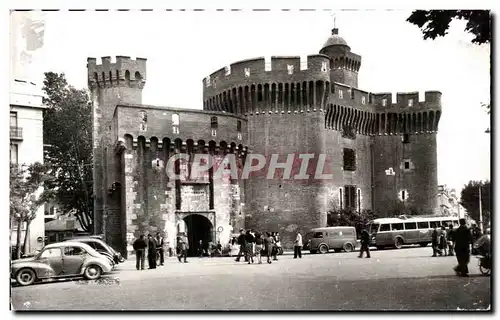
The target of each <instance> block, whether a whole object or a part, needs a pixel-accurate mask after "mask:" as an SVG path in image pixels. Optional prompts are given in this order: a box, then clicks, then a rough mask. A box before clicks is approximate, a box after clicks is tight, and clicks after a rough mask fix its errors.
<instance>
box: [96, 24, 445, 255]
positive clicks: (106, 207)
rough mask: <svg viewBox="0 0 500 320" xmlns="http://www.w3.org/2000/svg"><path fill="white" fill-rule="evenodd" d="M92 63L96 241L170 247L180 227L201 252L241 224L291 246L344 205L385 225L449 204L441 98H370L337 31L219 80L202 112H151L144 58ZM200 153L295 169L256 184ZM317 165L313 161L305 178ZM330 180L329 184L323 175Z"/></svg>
mask: <svg viewBox="0 0 500 320" xmlns="http://www.w3.org/2000/svg"><path fill="white" fill-rule="evenodd" d="M87 66H88V80H89V88H90V90H91V94H92V99H93V105H94V152H95V157H94V158H95V179H94V181H95V190H96V194H95V197H96V199H95V204H96V205H95V208H96V209H95V210H96V211H95V218H96V222H95V223H96V232H97V233H101V232H102V233H105V234H107V237H108V241H110V242H111V243H113V244H114V245H115V246H117V247H118V248H122V250H125V248H126V247H127V246H128V248H130V243H131V241H132V239H134V238H135V237H137V236H138V235H139V234H140V233H148V232H156V231H160V232H164V233H165V236H166V238H167V239H168V242H169V243H170V244H174V243H175V239H176V235H177V233H179V232H187V233H188V237H189V239H190V242H191V243H192V244H196V243H198V240H202V241H204V242H208V241H213V242H216V241H220V242H221V244H225V243H227V242H228V241H229V240H230V238H231V237H232V235H233V234H234V233H237V231H238V229H239V228H240V227H245V228H254V229H257V230H259V231H278V232H280V234H281V235H282V238H283V242H284V244H285V245H286V246H287V245H288V246H289V245H291V243H292V242H293V239H294V236H295V232H296V231H297V230H302V231H303V232H305V231H307V230H308V229H309V228H312V227H319V226H324V225H326V215H327V211H328V210H331V209H336V208H338V209H352V210H356V211H360V210H363V209H371V210H374V211H376V212H378V213H379V215H380V216H386V215H388V214H389V212H392V211H394V210H397V209H398V208H407V209H412V210H415V211H418V212H422V213H434V212H435V210H436V208H437V148H436V147H437V146H436V134H437V129H438V123H439V119H440V116H441V93H440V92H438V91H427V92H425V97H419V94H418V92H410V93H397V94H396V101H392V94H391V93H372V92H369V91H365V90H362V89H359V88H358V74H359V71H360V67H361V56H360V55H357V54H355V53H353V52H351V48H350V47H349V46H348V45H347V42H346V41H345V40H344V39H343V38H342V37H340V36H339V35H338V30H337V29H334V30H332V35H331V36H330V37H329V38H328V39H327V41H326V43H325V44H324V45H323V47H322V48H321V50H320V52H319V54H315V55H310V56H308V57H307V59H306V60H302V59H301V58H300V57H271V59H270V61H267V60H266V59H265V58H255V59H249V60H245V61H239V62H236V63H233V64H231V65H228V66H226V67H224V68H222V69H220V70H218V71H216V72H214V73H212V74H211V75H209V76H207V77H206V78H205V79H204V80H203V110H190V109H189V110H188V109H177V108H169V107H157V106H148V105H143V104H142V101H141V100H142V99H141V93H142V89H143V87H144V85H145V82H146V60H145V59H140V58H138V59H137V60H131V59H130V58H128V57H116V61H113V62H112V61H111V58H110V57H104V58H102V63H101V64H97V61H96V59H94V58H89V59H88V65H87ZM420 98H424V99H423V100H422V101H421V99H420ZM179 154H181V155H183V154H184V155H188V157H189V159H190V160H189V161H188V162H187V164H185V165H183V164H179V165H176V166H175V167H174V169H175V173H181V178H180V179H172V178H171V177H170V176H169V175H168V174H167V173H166V171H167V170H166V169H167V168H166V167H168V166H167V164H168V161H169V159H170V158H171V157H172V156H173V155H179ZM197 154H198V155H199V154H206V155H213V156H214V158H210V159H211V160H210V161H213V162H214V163H216V164H218V165H227V164H224V162H222V164H220V163H221V161H222V159H227V158H228V156H227V155H233V156H234V158H235V159H236V163H234V164H231V165H233V166H234V165H235V166H237V167H238V168H241V167H243V168H245V167H246V166H249V163H250V165H252V163H253V162H252V161H254V160H255V157H256V155H260V156H262V157H263V158H264V159H266V160H267V165H266V167H267V168H268V165H269V163H272V162H273V161H274V162H275V163H284V162H293V163H294V165H293V166H292V167H293V170H292V171H294V175H293V176H291V175H290V176H289V172H288V173H287V172H284V171H285V170H283V169H282V170H281V171H280V170H277V171H276V172H274V173H271V174H269V172H268V171H266V169H263V170H261V172H257V174H253V175H250V177H249V178H248V179H233V178H232V177H231V176H230V177H229V178H227V176H223V177H222V178H220V179H219V177H217V179H215V178H214V172H213V171H214V170H209V171H208V174H207V175H206V176H203V177H194V178H193V177H191V175H190V172H191V165H192V162H191V159H192V158H193V157H194V156H195V155H197ZM273 155H276V156H273ZM304 155H308V156H304ZM305 158H307V159H309V160H305ZM297 159H298V162H299V163H300V164H299V165H296V161H297ZM307 161H309V162H310V163H312V165H311V166H309V167H307V169H306V170H305V171H304V172H303V171H302V169H301V168H302V164H303V163H304V162H307ZM231 165H229V166H228V167H227V169H228V170H229V171H230V170H231ZM311 168H312V169H314V170H312V169H311ZM319 168H320V169H319ZM244 170H245V169H243V171H244ZM318 171H319V172H320V173H324V174H326V175H327V176H328V178H327V179H324V178H323V179H317V175H315V173H317V172H318ZM259 173H264V174H259ZM306 173H307V174H310V173H311V174H310V175H309V178H307V179H295V177H296V176H297V175H300V176H301V177H303V176H304V174H306ZM311 176H313V177H311Z"/></svg>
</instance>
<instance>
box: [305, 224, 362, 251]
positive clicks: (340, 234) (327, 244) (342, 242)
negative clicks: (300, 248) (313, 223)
mask: <svg viewBox="0 0 500 320" xmlns="http://www.w3.org/2000/svg"><path fill="white" fill-rule="evenodd" d="M356 244H357V241H356V228H354V227H325V228H314V229H311V230H310V231H309V232H308V233H307V234H306V236H305V245H304V249H305V250H309V252H311V253H316V252H319V253H323V254H324V253H328V252H329V251H331V250H333V251H335V252H340V251H342V250H344V251H345V252H352V251H354V250H356Z"/></svg>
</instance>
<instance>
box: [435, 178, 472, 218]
mask: <svg viewBox="0 0 500 320" xmlns="http://www.w3.org/2000/svg"><path fill="white" fill-rule="evenodd" d="M438 207H439V214H441V215H444V216H455V217H459V218H465V216H466V210H465V208H464V207H463V206H462V205H461V204H460V198H459V195H457V192H456V190H455V189H450V188H448V187H447V186H446V185H439V186H438Z"/></svg>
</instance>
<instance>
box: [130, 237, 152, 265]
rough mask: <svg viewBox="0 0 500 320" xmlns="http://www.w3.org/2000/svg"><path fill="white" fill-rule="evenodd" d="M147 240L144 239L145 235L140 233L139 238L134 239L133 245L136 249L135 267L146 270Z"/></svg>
mask: <svg viewBox="0 0 500 320" xmlns="http://www.w3.org/2000/svg"><path fill="white" fill-rule="evenodd" d="M147 246H148V245H147V244H146V240H144V235H142V234H141V235H140V236H139V239H136V240H135V241H134V244H133V245H132V247H133V248H134V250H135V268H136V269H137V270H144V261H145V260H146V252H145V251H146V247H147Z"/></svg>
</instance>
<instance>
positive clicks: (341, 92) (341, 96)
mask: <svg viewBox="0 0 500 320" xmlns="http://www.w3.org/2000/svg"><path fill="white" fill-rule="evenodd" d="M339 99H344V93H343V91H342V90H339Z"/></svg>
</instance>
